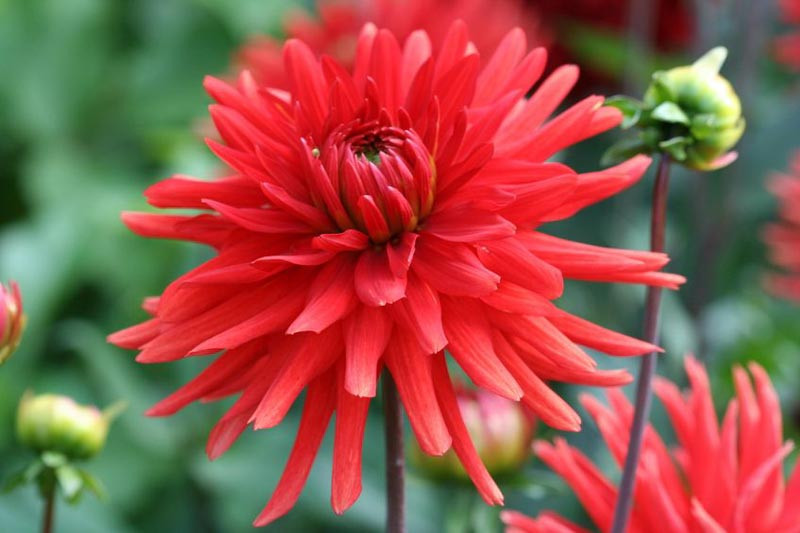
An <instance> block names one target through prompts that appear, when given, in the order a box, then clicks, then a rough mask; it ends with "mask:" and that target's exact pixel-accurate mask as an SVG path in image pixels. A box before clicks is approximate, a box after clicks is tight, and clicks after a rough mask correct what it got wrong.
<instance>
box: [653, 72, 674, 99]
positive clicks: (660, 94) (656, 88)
mask: <svg viewBox="0 0 800 533" xmlns="http://www.w3.org/2000/svg"><path fill="white" fill-rule="evenodd" d="M650 88H651V89H652V90H653V92H654V93H655V97H656V101H659V102H668V101H674V100H676V97H675V95H674V94H673V93H672V89H671V88H670V86H669V83H668V82H667V73H666V72H665V71H663V70H659V71H657V72H653V76H652V83H651V84H650Z"/></svg>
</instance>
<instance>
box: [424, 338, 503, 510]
mask: <svg viewBox="0 0 800 533" xmlns="http://www.w3.org/2000/svg"><path fill="white" fill-rule="evenodd" d="M433 380H434V382H436V383H437V387H436V389H435V390H436V398H437V400H438V402H439V407H440V408H441V410H442V416H443V417H444V421H445V424H447V429H448V431H449V432H450V435H451V436H452V438H453V450H454V451H455V453H456V455H457V456H458V458H459V460H460V461H461V464H463V465H464V470H466V472H467V474H469V477H470V479H472V482H473V483H474V484H475V487H477V489H478V492H479V493H480V495H481V497H482V498H483V500H484V501H485V502H486V503H487V504H489V505H502V504H503V493H502V492H500V488H499V487H498V486H497V484H496V483H495V482H494V480H493V479H492V476H491V474H489V472H488V470H486V466H484V464H483V461H481V458H480V456H479V455H478V452H477V450H476V449H475V445H474V444H473V443H472V438H471V437H470V435H469V432H468V431H467V427H466V425H465V424H464V420H463V418H462V417H461V411H460V410H459V407H458V400H457V399H456V394H455V391H454V390H453V384H452V380H451V378H450V374H449V373H448V371H447V363H446V362H445V358H444V354H443V353H439V354H436V355H434V356H433Z"/></svg>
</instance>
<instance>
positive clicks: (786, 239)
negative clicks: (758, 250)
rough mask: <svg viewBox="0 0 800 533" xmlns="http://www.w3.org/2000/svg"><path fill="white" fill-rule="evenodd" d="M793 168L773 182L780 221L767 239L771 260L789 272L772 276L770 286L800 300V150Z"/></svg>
mask: <svg viewBox="0 0 800 533" xmlns="http://www.w3.org/2000/svg"><path fill="white" fill-rule="evenodd" d="M790 169H791V170H790V172H791V174H781V175H778V176H776V177H775V178H773V179H772V181H771V183H770V189H771V190H772V192H773V193H774V194H775V196H777V198H778V202H779V215H780V218H781V221H780V222H779V223H777V224H772V225H770V226H769V227H768V228H767V231H766V234H765V240H766V242H767V245H768V246H769V255H770V259H771V260H772V262H773V263H774V264H775V265H777V266H779V267H781V268H783V269H784V270H785V271H786V274H782V275H781V274H774V275H770V276H769V277H768V278H767V287H768V289H769V290H770V291H771V292H772V293H774V294H775V295H777V296H780V297H782V298H788V299H790V300H795V301H800V152H797V154H795V157H794V161H793V162H792V164H791V165H790Z"/></svg>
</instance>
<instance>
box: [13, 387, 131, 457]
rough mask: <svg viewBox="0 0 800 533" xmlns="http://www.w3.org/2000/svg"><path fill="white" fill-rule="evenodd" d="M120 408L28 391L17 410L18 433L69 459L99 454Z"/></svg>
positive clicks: (43, 449)
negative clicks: (88, 404)
mask: <svg viewBox="0 0 800 533" xmlns="http://www.w3.org/2000/svg"><path fill="white" fill-rule="evenodd" d="M119 411H120V409H119V408H118V407H112V408H110V409H106V410H105V411H100V410H99V409H98V408H97V407H94V406H82V405H79V404H77V403H75V401H74V400H73V399H72V398H69V397H67V396H59V395H56V394H42V395H39V396H34V395H33V394H31V393H26V394H25V395H24V396H23V397H22V400H21V401H20V404H19V410H18V413H17V435H18V437H19V440H20V441H21V442H22V444H24V445H25V446H27V447H29V448H32V449H33V450H36V451H37V452H56V453H61V454H63V455H65V456H66V457H67V458H68V459H72V460H74V459H88V458H90V457H93V456H94V455H97V454H98V453H99V452H100V450H102V449H103V446H104V445H105V442H106V437H107V436H108V428H109V426H110V424H111V421H112V420H113V418H114V417H115V416H116V415H117V414H118V413H119Z"/></svg>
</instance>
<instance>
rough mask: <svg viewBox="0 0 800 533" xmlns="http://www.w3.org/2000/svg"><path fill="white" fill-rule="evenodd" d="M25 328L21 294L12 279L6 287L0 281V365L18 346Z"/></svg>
mask: <svg viewBox="0 0 800 533" xmlns="http://www.w3.org/2000/svg"><path fill="white" fill-rule="evenodd" d="M24 329H25V313H23V312H22V296H21V295H20V292H19V287H18V286H17V284H16V283H14V282H13V281H12V282H10V283H9V284H8V287H7V288H6V287H5V286H4V285H3V284H2V283H0V365H2V364H3V363H5V362H6V361H7V360H8V358H9V357H11V354H13V353H14V351H15V350H16V349H17V346H19V341H20V339H21V338H22V331H23V330H24Z"/></svg>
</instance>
